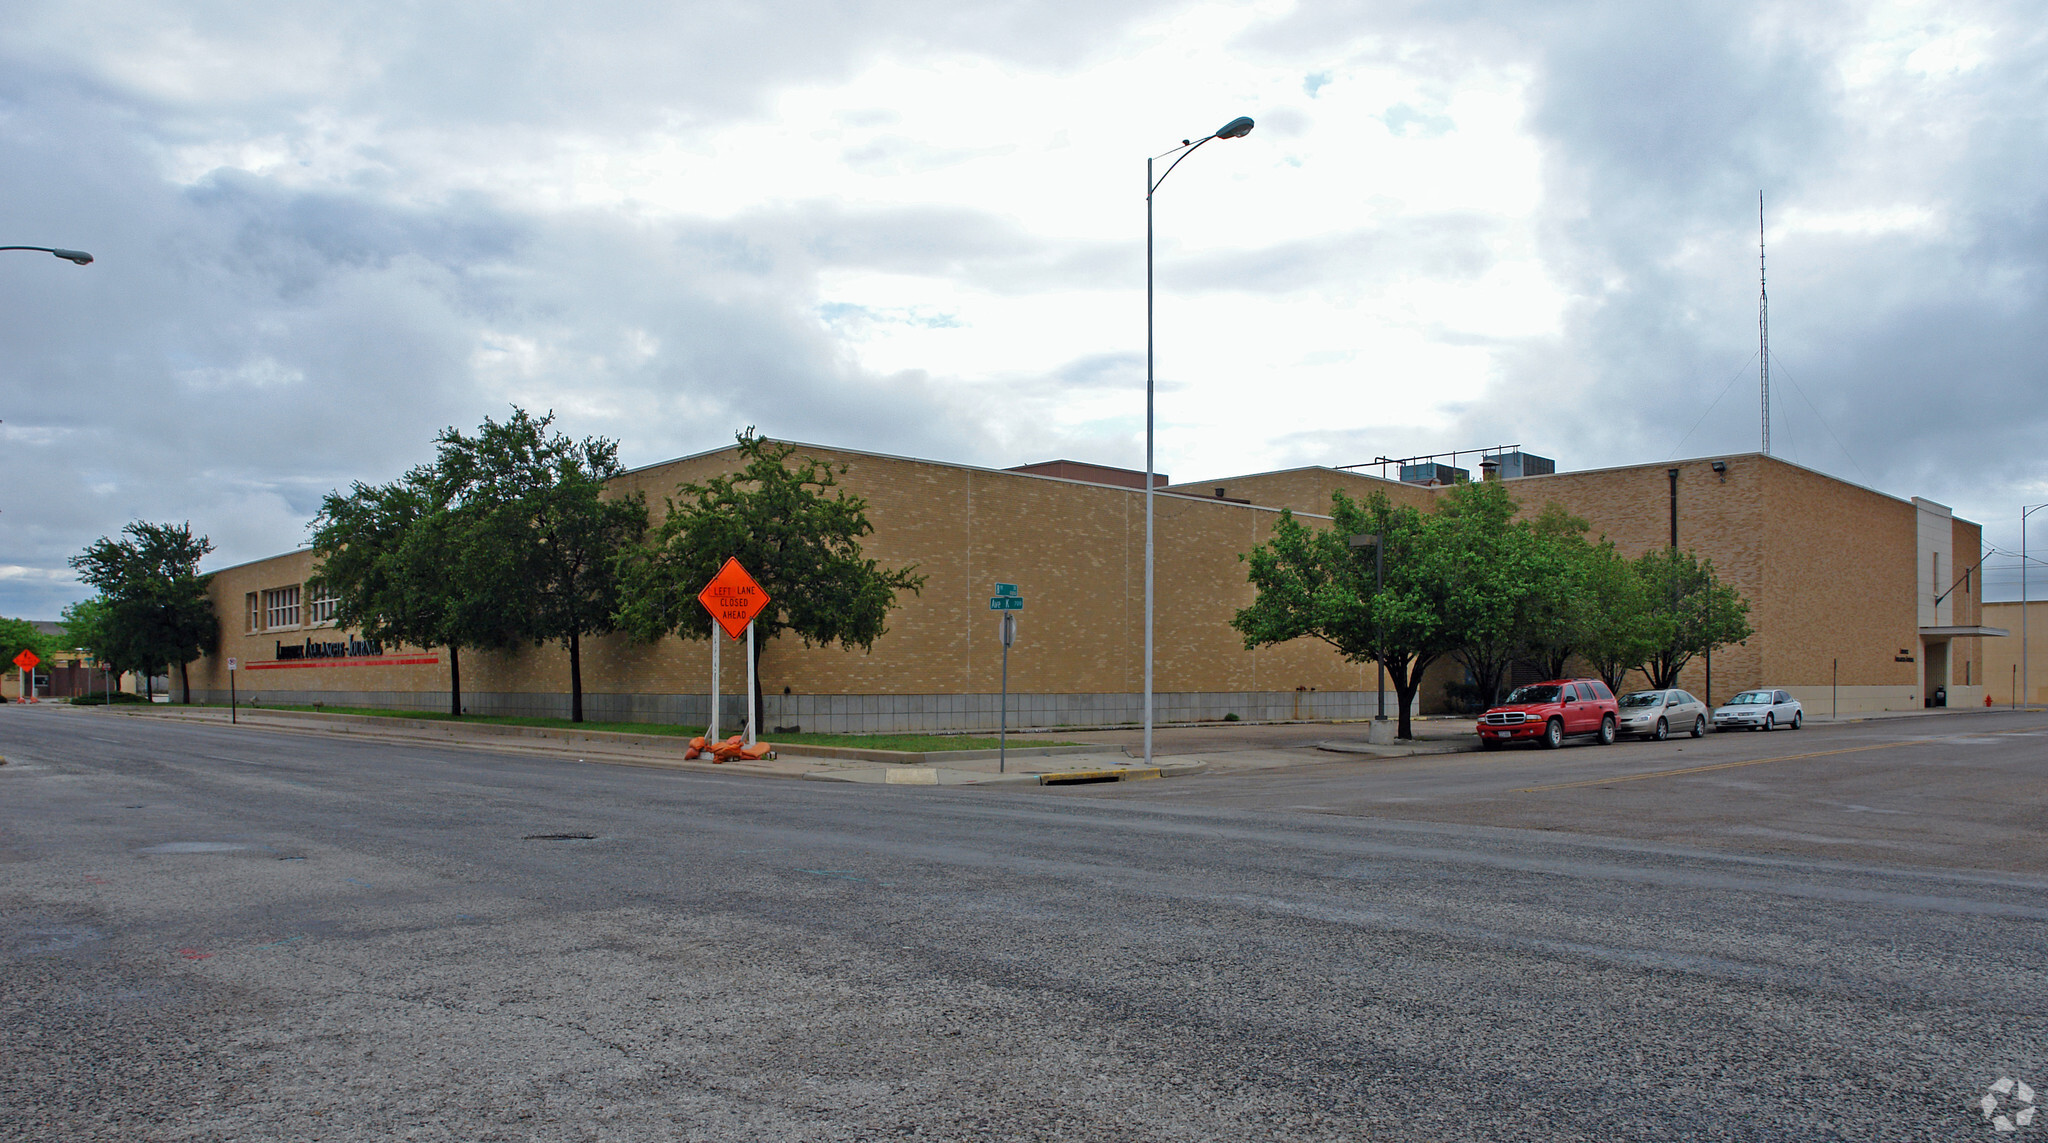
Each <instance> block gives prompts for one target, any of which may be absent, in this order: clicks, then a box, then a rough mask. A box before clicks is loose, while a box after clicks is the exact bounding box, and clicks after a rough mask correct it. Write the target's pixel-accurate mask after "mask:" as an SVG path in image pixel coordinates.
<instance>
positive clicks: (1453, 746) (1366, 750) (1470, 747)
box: [1316, 736, 1479, 758]
mask: <svg viewBox="0 0 2048 1143" xmlns="http://www.w3.org/2000/svg"><path fill="white" fill-rule="evenodd" d="M1316 749H1317V750H1327V751H1329V752H1330V753H1332V754H1367V755H1371V756H1372V757H1375V758H1409V757H1413V756H1415V755H1418V754H1468V753H1472V752H1474V751H1476V750H1478V749H1479V743H1478V741H1477V739H1476V736H1475V740H1474V741H1472V742H1461V741H1456V740H1451V739H1437V740H1434V741H1424V742H1411V743H1407V744H1405V745H1393V746H1374V745H1372V744H1370V743H1365V742H1335V741H1332V742H1318V743H1316Z"/></svg>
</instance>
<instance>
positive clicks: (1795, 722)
mask: <svg viewBox="0 0 2048 1143" xmlns="http://www.w3.org/2000/svg"><path fill="white" fill-rule="evenodd" d="M1805 723H1806V712H1805V711H1803V710H1795V711H1793V712H1792V729H1794V730H1798V729H1799V728H1800V727H1801V726H1803V725H1805Z"/></svg>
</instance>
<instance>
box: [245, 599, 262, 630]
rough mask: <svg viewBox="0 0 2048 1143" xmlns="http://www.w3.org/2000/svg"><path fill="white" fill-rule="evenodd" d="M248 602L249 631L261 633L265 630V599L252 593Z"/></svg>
mask: <svg viewBox="0 0 2048 1143" xmlns="http://www.w3.org/2000/svg"><path fill="white" fill-rule="evenodd" d="M248 601H249V630H250V631H261V630H263V597H262V596H259V595H257V594H256V593H255V592H253V591H252V592H250V593H249V595H248Z"/></svg>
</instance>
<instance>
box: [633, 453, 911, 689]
mask: <svg viewBox="0 0 2048 1143" xmlns="http://www.w3.org/2000/svg"><path fill="white" fill-rule="evenodd" d="M734 439H735V440H737V441H738V442H739V455H740V459H741V460H742V461H743V462H745V467H744V468H742V469H741V470H740V471H739V472H736V473H731V474H728V475H721V476H713V477H711V478H709V479H707V480H705V481H703V482H702V483H690V484H684V485H681V486H680V487H678V488H677V489H676V492H677V496H676V497H671V498H669V500H668V512H667V515H666V516H665V518H664V519H663V520H662V522H661V524H660V525H659V526H658V527H656V528H654V529H653V530H652V531H651V532H650V533H649V534H648V536H647V539H646V542H645V543H643V544H641V545H639V546H637V547H635V548H632V549H630V550H629V551H628V552H627V553H626V556H625V558H624V559H623V560H622V561H621V566H622V572H623V576H624V580H625V585H626V586H625V591H624V593H623V597H622V598H623V602H622V604H621V606H620V610H619V621H620V625H621V626H622V627H623V628H624V629H625V630H627V631H628V632H631V633H632V634H633V635H634V636H635V637H636V638H639V639H642V640H649V641H651V640H654V639H659V638H661V637H663V636H665V635H668V634H671V633H675V634H679V635H681V636H683V637H684V638H686V639H702V638H708V637H710V634H711V631H710V627H709V622H710V619H709V616H708V615H707V614H706V613H705V611H704V609H703V607H702V606H700V605H699V604H698V603H697V593H698V592H699V591H701V590H703V587H704V585H705V584H706V583H708V582H710V580H711V577H712V576H713V575H714V574H716V573H717V571H718V569H719V568H720V567H722V566H724V564H725V561H726V559H727V558H728V557H731V558H735V559H738V560H739V562H740V565H741V566H742V567H744V568H746V569H747V574H749V575H751V576H753V577H754V579H755V580H756V581H757V582H758V583H760V585H761V588H762V590H763V591H764V592H765V593H766V594H767V596H768V606H767V607H766V608H764V609H763V610H762V612H761V614H760V615H759V616H758V617H757V618H756V619H755V620H754V627H755V640H754V665H755V667H756V670H755V672H754V679H755V691H754V696H753V697H754V702H755V704H756V705H755V709H757V710H758V709H760V707H759V703H760V699H761V687H762V684H761V672H760V670H759V666H760V657H761V653H762V651H763V650H765V649H766V647H767V645H768V643H769V641H770V640H772V639H774V638H776V637H777V636H779V635H781V634H782V633H783V632H785V631H788V632H791V633H793V634H795V635H796V636H797V637H798V638H800V639H802V640H803V644H804V646H806V647H812V646H819V647H822V646H826V645H829V644H832V643H838V644H839V645H840V646H841V647H843V648H846V649H849V650H850V649H852V648H856V647H858V648H859V649H861V650H863V651H867V650H870V649H872V648H873V646H874V643H875V640H876V639H878V638H880V637H881V636H882V635H883V634H885V633H887V631H888V626H887V623H888V617H889V612H890V611H891V610H892V609H894V608H895V606H896V594H897V593H898V592H901V591H908V592H911V593H912V594H916V593H918V592H920V591H922V590H923V589H924V582H925V577H924V576H921V575H918V574H916V572H917V568H916V565H914V564H913V565H911V566H908V567H902V568H885V567H882V566H881V565H880V563H878V562H877V561H875V560H871V559H868V558H866V557H865V556H863V555H862V554H861V545H860V542H861V540H862V538H864V537H866V536H867V535H869V534H870V533H872V532H873V531H874V530H875V529H874V525H873V524H871V523H869V522H868V516H867V501H866V500H865V499H863V498H861V497H859V496H855V495H852V494H850V493H848V492H847V491H846V490H845V489H842V488H839V487H838V483H839V481H838V478H839V475H840V474H842V473H844V472H845V471H846V470H845V469H844V468H843V467H842V468H840V469H839V470H838V471H837V472H835V471H834V470H833V468H832V466H831V465H829V464H826V463H823V462H821V461H819V460H817V459H815V458H810V457H806V458H804V460H803V461H802V462H801V463H799V464H795V465H791V464H789V463H788V462H789V460H790V458H791V457H792V456H794V455H795V453H796V449H795V447H794V446H791V445H786V444H777V443H775V442H773V441H770V440H768V439H767V438H765V437H762V436H758V435H756V434H755V432H754V430H753V428H752V427H749V428H747V429H746V430H744V431H742V432H739V433H736V434H734Z"/></svg>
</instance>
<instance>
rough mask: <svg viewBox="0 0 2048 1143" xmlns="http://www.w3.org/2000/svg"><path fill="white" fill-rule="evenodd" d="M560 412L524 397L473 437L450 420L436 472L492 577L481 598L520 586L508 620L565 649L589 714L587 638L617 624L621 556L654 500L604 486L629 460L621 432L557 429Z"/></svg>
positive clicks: (478, 563)
mask: <svg viewBox="0 0 2048 1143" xmlns="http://www.w3.org/2000/svg"><path fill="white" fill-rule="evenodd" d="M554 419H555V415H554V414H553V413H549V414H547V415H545V416H542V417H534V416H531V415H530V414H528V413H527V412H526V410H524V409H520V408H517V407H515V408H514V409H513V410H512V417H511V419H509V420H507V421H505V422H504V423H502V424H500V423H499V422H497V421H493V420H491V419H490V418H488V417H487V418H485V419H484V423H483V426H482V427H481V428H480V429H478V430H477V433H476V435H475V436H465V435H463V434H462V433H460V432H458V431H456V430H455V429H452V428H450V429H444V430H442V432H441V434H440V436H439V437H437V438H436V440H437V442H438V443H439V445H440V463H439V481H440V484H441V488H442V492H443V494H444V495H445V496H446V498H447V501H448V503H449V504H450V505H451V518H450V519H449V521H448V523H449V525H450V526H451V527H452V528H453V529H454V534H455V535H456V536H457V537H458V538H459V540H460V542H461V543H462V544H463V545H466V546H467V547H468V550H469V551H470V553H471V554H470V556H469V557H468V558H469V559H470V560H471V566H472V570H473V571H476V573H477V574H478V575H479V576H481V577H483V578H484V579H486V580H487V581H488V583H489V587H490V589H489V590H486V591H484V592H483V593H481V595H480V596H478V597H476V598H475V599H474V600H473V601H472V602H473V604H474V603H494V602H495V601H497V600H498V598H499V593H498V588H501V587H503V586H506V585H513V584H516V585H517V586H518V588H519V590H520V591H521V593H522V594H523V596H524V605H523V606H522V607H521V609H520V610H519V612H518V613H517V614H516V615H514V616H512V617H511V618H512V622H511V623H510V624H509V625H508V626H509V628H510V629H511V630H513V631H516V632H517V633H518V634H519V635H521V636H523V637H524V638H528V639H531V640H532V641H533V642H534V643H536V644H540V643H547V642H550V641H553V642H558V643H560V644H561V645H562V646H563V647H565V648H567V650H568V652H569V694H570V701H569V719H570V721H572V722H582V721H583V640H584V639H585V638H586V637H587V636H591V635H602V634H605V633H608V632H610V631H613V630H616V629H617V621H616V620H615V619H614V616H616V615H617V614H618V612H619V605H620V597H619V555H620V553H621V551H623V550H624V549H625V548H626V547H627V545H629V544H631V543H633V542H634V541H636V540H638V539H639V538H640V536H641V534H642V533H643V532H645V531H646V529H647V504H646V501H645V500H643V499H642V498H641V497H640V496H639V495H638V494H634V495H630V496H615V497H608V496H606V495H605V483H606V482H607V481H609V480H611V479H612V478H613V477H615V476H617V475H619V474H620V473H621V472H624V471H625V469H624V467H623V466H621V465H620V464H619V448H618V444H617V442H614V441H609V440H605V439H604V438H602V437H589V438H586V439H585V440H583V441H582V442H580V443H579V442H576V441H572V440H570V439H569V438H568V437H566V436H564V435H562V434H561V433H553V434H550V433H549V432H548V427H549V426H550V425H552V424H553V423H554Z"/></svg>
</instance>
